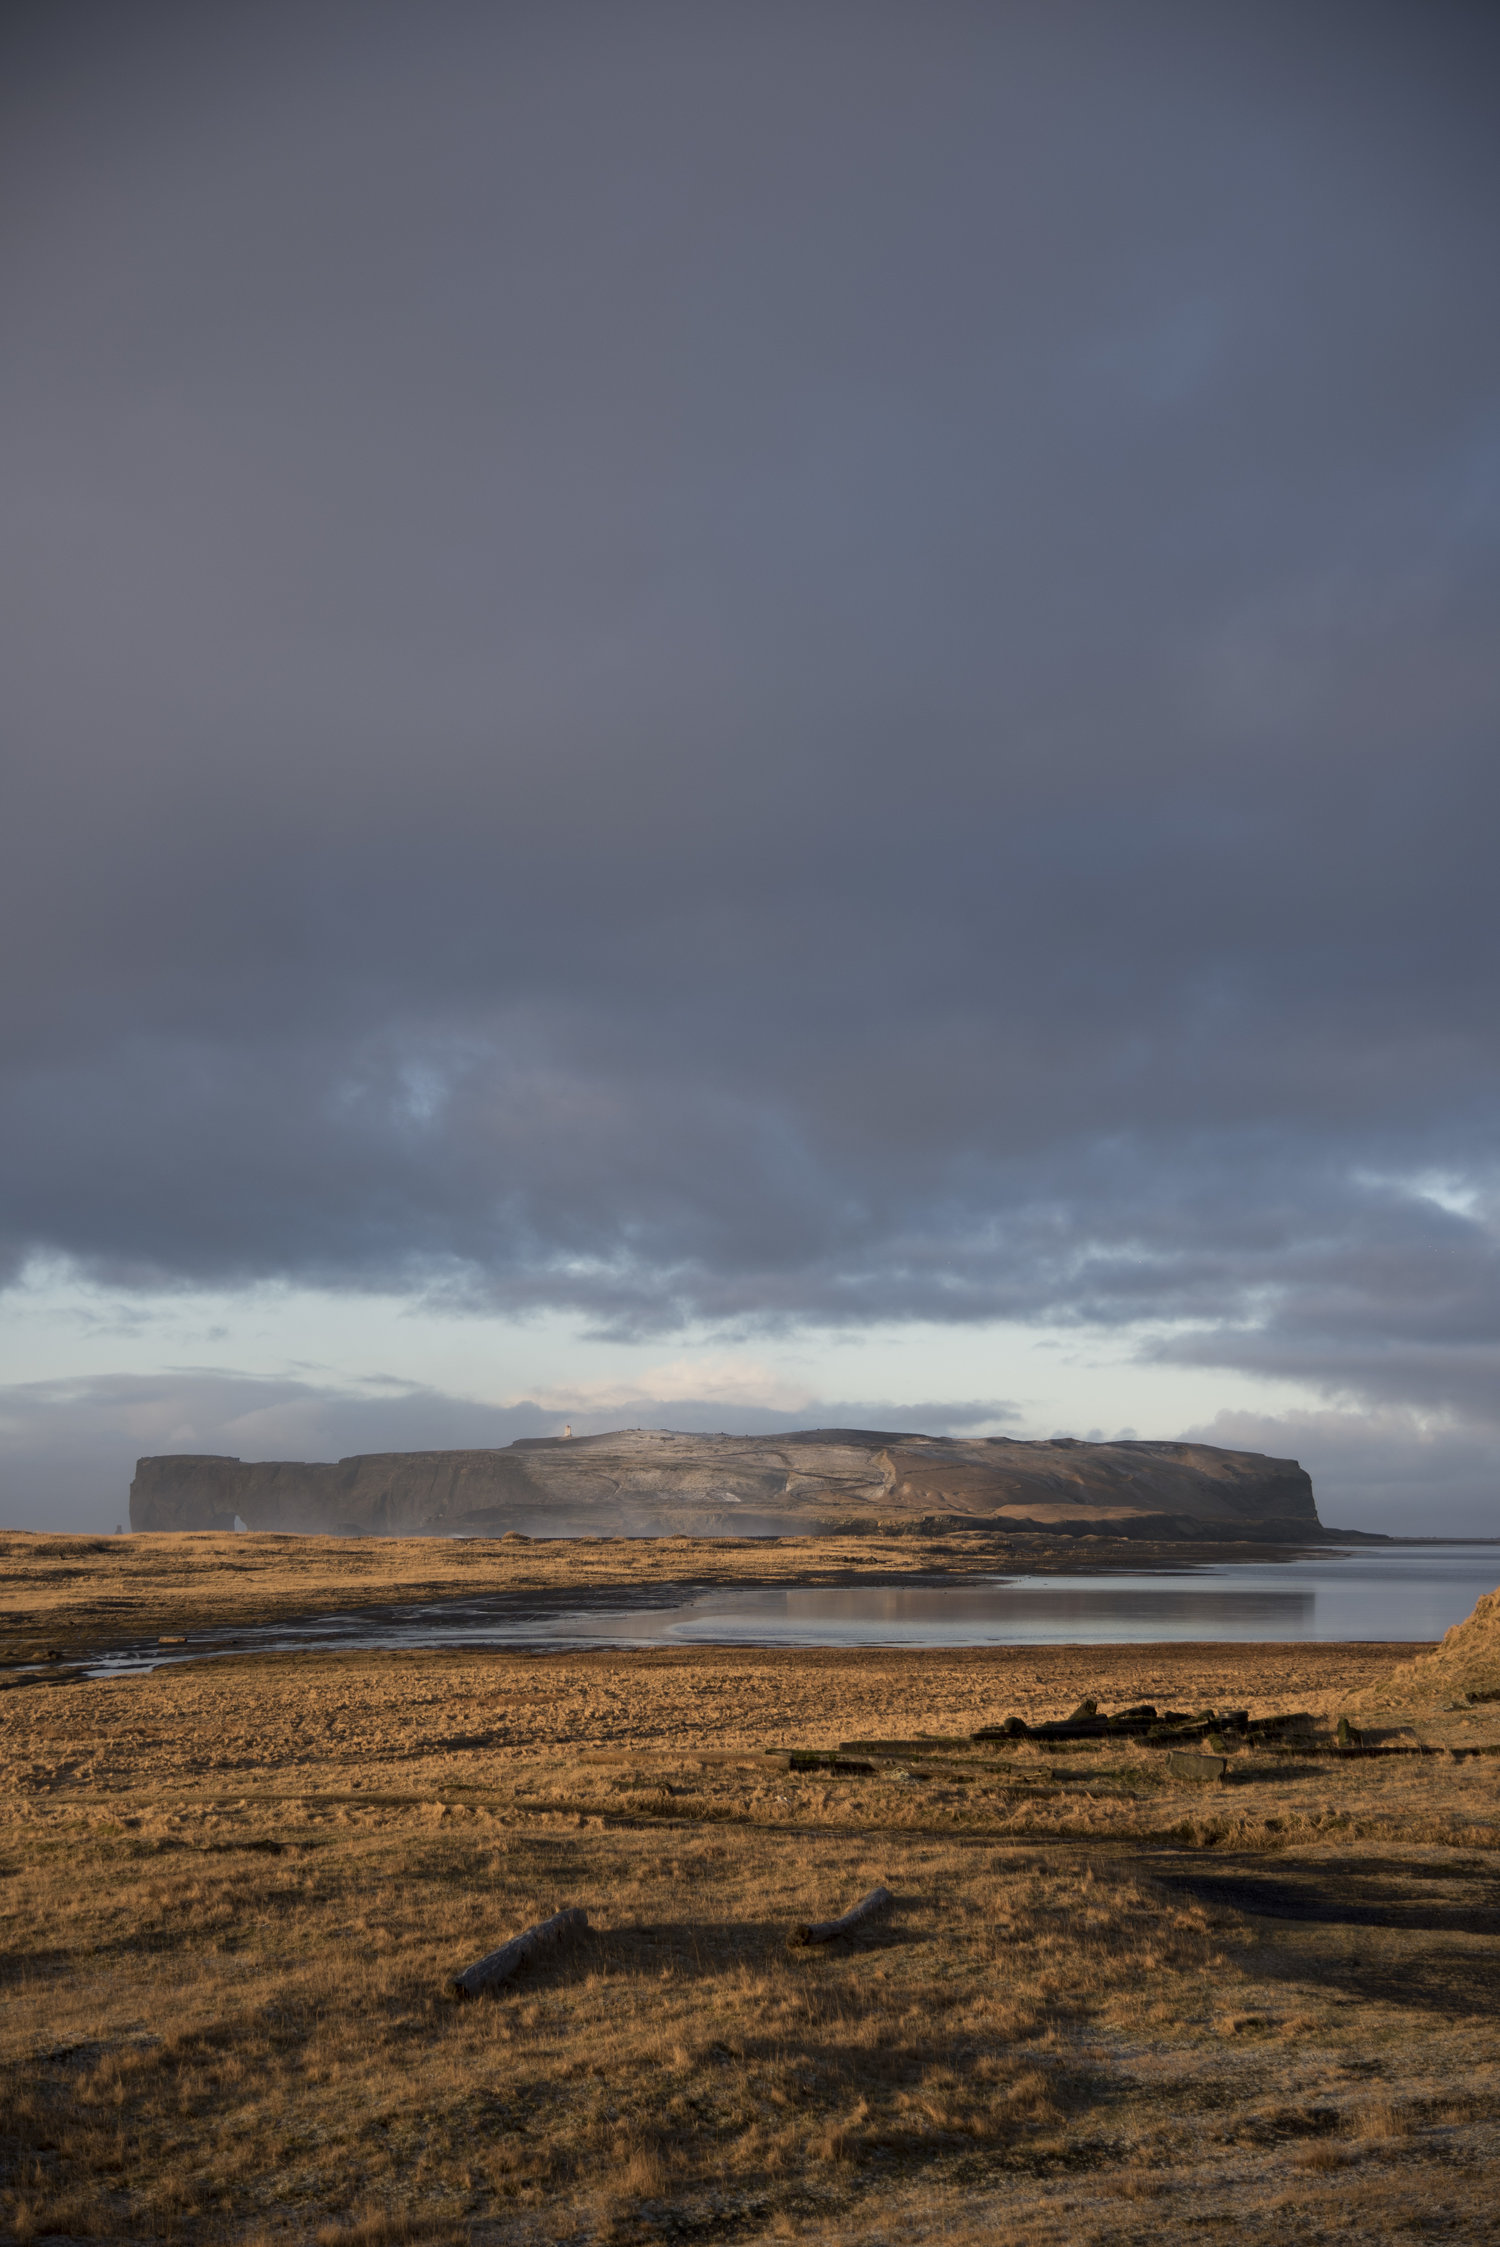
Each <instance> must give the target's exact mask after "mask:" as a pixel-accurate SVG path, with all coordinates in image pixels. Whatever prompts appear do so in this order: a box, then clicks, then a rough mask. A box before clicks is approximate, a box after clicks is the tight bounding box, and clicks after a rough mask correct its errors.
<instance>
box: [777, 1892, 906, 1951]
mask: <svg viewBox="0 0 1500 2247" xmlns="http://www.w3.org/2000/svg"><path fill="white" fill-rule="evenodd" d="M895 1900H896V1899H895V1897H894V1896H893V1895H892V1894H891V1892H890V1890H889V1888H872V1889H871V1890H870V1893H869V1895H868V1896H861V1897H860V1900H859V1902H858V1903H857V1904H853V1905H851V1906H850V1908H849V1910H848V1911H846V1912H845V1914H844V1916H843V1918H842V1919H818V1920H814V1921H813V1922H812V1923H811V1924H810V1925H809V1926H806V1927H794V1928H793V1929H792V1941H793V1942H794V1943H796V1944H802V1943H831V1942H833V1941H835V1940H836V1939H837V1937H838V1936H840V1935H854V1934H857V1933H858V1932H859V1930H860V1928H861V1927H867V1926H868V1925H869V1924H870V1922H871V1920H875V1919H879V1918H880V1917H881V1916H882V1915H883V1914H884V1913H886V1912H888V1911H889V1910H890V1908H891V1906H892V1904H893V1903H894V1902H895Z"/></svg>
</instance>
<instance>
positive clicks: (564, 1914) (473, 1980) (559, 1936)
mask: <svg viewBox="0 0 1500 2247" xmlns="http://www.w3.org/2000/svg"><path fill="white" fill-rule="evenodd" d="M588 1923H589V1915H588V1913H587V1912H585V1911H580V1910H579V1909H578V1907H577V1905H576V1904H564V1906H563V1907H562V1910H561V1911H556V1912H554V1913H553V1914H552V1917H551V1918H550V1919H543V1920H540V1921H538V1923H537V1925H536V1926H535V1927H528V1928H526V1929H525V1931H524V1932H523V1933H522V1934H519V1935H513V1936H512V1937H511V1939H510V1941H509V1942H508V1943H502V1944H501V1946H500V1948H499V1949H498V1950H497V1951H489V1952H488V1953H487V1954H486V1955H485V1956H484V1957H483V1958H480V1959H476V1960H475V1962H474V1964H473V1965H472V1966H469V1967H466V1968H465V1969H464V1971H463V1973H462V1974H455V1975H454V1976H453V1978H452V1980H451V1981H450V1982H449V1984H448V1990H449V1994H450V1995H451V1996H453V1997H479V1996H481V1995H482V1994H483V1993H484V1992H485V1991H486V1990H494V1989H499V1988H500V1986H501V1984H502V1983H504V1982H508V1981H510V1980H511V1979H512V1977H513V1976H514V1975H516V1974H518V1973H519V1972H520V1971H521V1968H522V1967H523V1966H526V1965H529V1964H530V1962H531V1961H532V1960H533V1959H534V1958H538V1957H540V1956H541V1955H542V1953H543V1952H545V1951H549V1950H555V1949H556V1948H557V1947H558V1945H559V1944H562V1943H568V1942H572V1941H574V1940H576V1938H577V1937H578V1936H579V1935H582V1934H583V1933H584V1932H585V1931H586V1929H587V1927H588Z"/></svg>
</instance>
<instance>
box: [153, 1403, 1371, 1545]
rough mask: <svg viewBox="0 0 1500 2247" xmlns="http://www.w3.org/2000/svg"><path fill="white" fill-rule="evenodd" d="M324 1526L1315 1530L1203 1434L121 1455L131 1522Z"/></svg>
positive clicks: (1304, 1495) (1265, 1476) (1255, 1456)
mask: <svg viewBox="0 0 1500 2247" xmlns="http://www.w3.org/2000/svg"><path fill="white" fill-rule="evenodd" d="M237 1520H238V1521H241V1522H243V1523H244V1525H245V1527H246V1528H247V1529H259V1530H281V1531H291V1532H297V1533H302V1534H309V1533H310V1534H320V1535H325V1536H326V1535H335V1536H338V1535H342V1536H371V1535H377V1536H379V1535H384V1536H414V1535H422V1534H424V1533H426V1534H433V1533H435V1534H440V1535H443V1534H446V1535H469V1536H488V1537H494V1536H503V1535H504V1534H506V1533H507V1532H508V1531H515V1532H519V1533H521V1534H522V1535H527V1536H546V1537H587V1536H605V1537H622V1536H696V1537H723V1536H734V1535H741V1536H768V1535H769V1536H806V1535H809V1534H816V1533H818V1532H820V1531H832V1530H842V1531H846V1532H847V1531H849V1530H873V1529H877V1528H892V1527H894V1528H916V1527H921V1528H924V1529H927V1530H929V1531H931V1530H934V1529H937V1530H941V1529H944V1528H953V1529H958V1528H965V1529H972V1528H980V1527H986V1528H994V1529H996V1530H1001V1531H1006V1532H1012V1533H1014V1532H1026V1531H1033V1532H1040V1533H1043V1534H1046V1535H1048V1536H1052V1537H1058V1536H1079V1535H1091V1536H1105V1537H1110V1538H1118V1537H1123V1538H1130V1539H1150V1540H1160V1539H1177V1538H1189V1539H1193V1540H1197V1541H1202V1540H1205V1539H1207V1540H1211V1541H1233V1542H1239V1541H1241V1540H1247V1539H1248V1540H1250V1541H1253V1542H1257V1543H1259V1542H1266V1543H1275V1544H1296V1543H1303V1542H1308V1541H1314V1540H1317V1539H1319V1538H1321V1537H1324V1536H1326V1535H1328V1534H1329V1532H1328V1531H1326V1530H1325V1529H1324V1527H1323V1524H1322V1523H1321V1522H1320V1521H1319V1519H1318V1510H1317V1505H1316V1502H1315V1500H1314V1497H1313V1487H1312V1482H1311V1480H1310V1479H1309V1477H1308V1475H1307V1473H1306V1471H1305V1470H1304V1469H1303V1468H1302V1467H1300V1466H1299V1465H1298V1464H1297V1462H1296V1460H1295V1459H1272V1458H1269V1457H1267V1456H1266V1454H1265V1453H1263V1452H1258V1451H1226V1450H1222V1449H1220V1448H1219V1447H1218V1446H1216V1445H1214V1444H1206V1443H1151V1442H1118V1443H1083V1442H1079V1441H1077V1440H1076V1439H1074V1438H1072V1437H1062V1436H1057V1437H1053V1438H1051V1439H1050V1440H1047V1441H1041V1442H1029V1441H1023V1440H1021V1439H1019V1438H1016V1437H1012V1436H987V1437H976V1438H962V1437H955V1436H927V1435H917V1434H910V1433H892V1432H889V1431H884V1430H880V1429H868V1428H804V1429H796V1430H793V1431H791V1432H789V1433H787V1434H783V1435H770V1436H732V1435H694V1434H683V1433H679V1432H676V1431H674V1430H671V1429H666V1428H622V1429H615V1430H613V1431H612V1432H611V1433H609V1434H607V1435H593V1436H575V1437H527V1438H523V1439H522V1440H521V1441H520V1442H517V1443H513V1444H510V1445H509V1446H508V1447H506V1448H505V1449H503V1450H494V1451H390V1452H372V1453H368V1454H365V1455H364V1456H361V1457H355V1458H349V1459H339V1460H337V1461H302V1460H284V1459H267V1460H241V1459H233V1458H222V1457H217V1456H209V1455H203V1454H197V1453H186V1452H179V1453H169V1454H167V1455H165V1456H161V1457H156V1458H146V1459H142V1460H140V1461H139V1462H138V1463H137V1466H136V1473H135V1480H134V1482H133V1483H132V1484H131V1489H130V1523H131V1527H132V1529H138V1530H219V1529H233V1528H234V1526H235V1523H236V1521H237Z"/></svg>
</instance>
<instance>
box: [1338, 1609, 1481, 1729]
mask: <svg viewBox="0 0 1500 2247" xmlns="http://www.w3.org/2000/svg"><path fill="white" fill-rule="evenodd" d="M1492 1696H1493V1697H1494V1698H1495V1699H1496V1700H1497V1701H1500V1590H1497V1591H1493V1592H1486V1593H1485V1594H1484V1595H1483V1597H1482V1598H1481V1599H1480V1601H1479V1603H1478V1605H1477V1606H1476V1607H1475V1609H1474V1612H1473V1614H1472V1615H1469V1616H1466V1617H1465V1619H1464V1621H1463V1622H1461V1623H1455V1624H1454V1626H1453V1628H1452V1630H1451V1631H1448V1632H1447V1633H1445V1635H1444V1637H1443V1638H1442V1640H1441V1641H1440V1642H1439V1644H1438V1645H1437V1646H1435V1647H1434V1648H1433V1650H1432V1652H1431V1653H1430V1654H1419V1655H1417V1657H1416V1658H1415V1660H1414V1661H1410V1662H1403V1663H1402V1664H1401V1665H1400V1667H1399V1668H1397V1669H1394V1670H1392V1671H1391V1672H1390V1674H1389V1675H1388V1676H1387V1677H1385V1678H1383V1679H1382V1680H1381V1682H1380V1684H1379V1685H1378V1686H1372V1687H1370V1688H1369V1690H1368V1691H1367V1692H1366V1693H1364V1694H1362V1695H1361V1696H1360V1701H1361V1702H1362V1703H1363V1704H1366V1705H1368V1706H1370V1707H1372V1708H1375V1707H1378V1708H1391V1707H1395V1706H1397V1705H1398V1704H1399V1705H1406V1704H1412V1705H1415V1704H1419V1703H1426V1702H1431V1701H1443V1702H1452V1701H1462V1700H1466V1699H1471V1698H1472V1699H1473V1700H1476V1701H1481V1700H1488V1699H1489V1698H1491V1697H1492Z"/></svg>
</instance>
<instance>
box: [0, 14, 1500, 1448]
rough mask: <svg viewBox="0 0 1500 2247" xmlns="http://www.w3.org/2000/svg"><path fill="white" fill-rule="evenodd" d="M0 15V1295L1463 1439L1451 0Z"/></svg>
mask: <svg viewBox="0 0 1500 2247" xmlns="http://www.w3.org/2000/svg"><path fill="white" fill-rule="evenodd" d="M8 37H9V39H10V42H11V44H10V49H9V56H8V64H7V68H6V70H5V72H4V83H5V90H4V94H3V97H0V99H3V105H4V115H3V117H0V145H3V147H4V149H5V156H4V168H5V174H6V185H5V193H4V198H3V203H4V220H3V239H0V258H3V271H4V280H5V301H6V304H7V308H8V319H7V327H8V337H7V349H6V352H5V355H4V362H3V366H0V408H3V412H0V432H3V434H0V443H3V447H4V462H5V469H4V473H5V489H6V493H7V502H6V508H5V512H4V522H3V526H0V541H3V570H4V581H3V583H4V598H3V603H0V611H3V615H4V617H5V620H6V622H5V626H4V631H5V634H6V639H7V643H8V645H7V648H6V654H5V664H4V675H5V681H6V684H5V689H4V692H5V696H6V701H7V706H8V707H7V716H6V724H5V738H6V743H7V748H6V766H7V779H6V787H5V797H6V811H5V817H4V820H3V823H0V942H3V946H4V956H5V959H6V961H7V971H6V974H5V977H4V991H3V1004H4V1009H5V1035H4V1056H5V1058H4V1074H3V1082H0V1131H3V1137H4V1147H5V1159H4V1163H3V1175H0V1254H3V1256H4V1258H5V1268H6V1269H8V1270H9V1271H11V1272H15V1271H18V1270H20V1269H21V1268H23V1267H24V1266H25V1264H26V1263H27V1260H28V1259H29V1258H31V1257H32V1256H34V1255H36V1254H39V1253H45V1254H49V1255H62V1256H65V1257H68V1258H71V1259H74V1260H76V1261H77V1262H78V1263H79V1264H80V1265H81V1266H82V1267H84V1268H85V1269H87V1270H90V1271H93V1272H95V1273H98V1274H100V1275H102V1276H103V1277H105V1278H106V1279H108V1280H109V1281H111V1282H112V1283H114V1284H117V1285H123V1286H126V1287H131V1286H135V1287H141V1288H148V1289H149V1288H155V1287H171V1286H177V1285H180V1284H182V1283H184V1282H195V1281H204V1282H213V1283H215V1284H221V1283H224V1282H226V1281H234V1280H236V1279H254V1278H262V1277H266V1276H270V1275H291V1276H296V1277H301V1278H304V1279H315V1280H317V1281H320V1282H328V1283H332V1284H337V1285H349V1286H355V1287H361V1286H379V1287H382V1288H384V1287H389V1286H392V1285H397V1286H409V1287H411V1288H413V1289H431V1288H439V1289H442V1290H444V1291H446V1292H447V1293H448V1294H450V1295H454V1294H456V1295H458V1296H460V1297H464V1298H468V1299H472V1300H473V1301H475V1302H476V1303H485V1304H494V1305H499V1306H502V1307H510V1308H514V1309H520V1310H524V1309H526V1308H528V1307H531V1306H540V1305H564V1306H568V1307H570V1308H572V1309H573V1310H575V1311H577V1312H578V1313H580V1314H581V1315H582V1316H583V1317H585V1318H586V1319H587V1320H589V1321H591V1322H592V1323H593V1324H594V1325H595V1326H597V1327H600V1328H604V1329H611V1330H618V1331H627V1332H641V1331H647V1330H650V1329H657V1328H669V1327H672V1326H674V1325H676V1324H680V1323H681V1322H682V1321H684V1320H689V1319H708V1320H712V1321H718V1322H723V1323H726V1324H728V1325H731V1326H734V1327H737V1328H740V1329H744V1328H747V1327H749V1326H752V1325H755V1324H758V1323H765V1322H796V1321H803V1320H816V1321H828V1320H833V1321H848V1322H866V1321H871V1320H879V1319H885V1318H907V1317H911V1316H922V1317H935V1318H939V1319H955V1320H968V1319H982V1318H990V1317H994V1316H998V1315H1003V1316H1007V1317H1021V1318H1028V1317H1038V1316H1043V1315H1045V1316H1047V1317H1049V1318H1054V1319H1062V1320H1070V1319H1071V1320H1079V1321H1092V1322H1097V1321H1102V1322H1104V1323H1105V1324H1107V1325H1118V1326H1128V1325H1130V1324H1132V1323H1133V1322H1140V1321H1147V1322H1154V1332H1155V1339H1154V1340H1153V1341H1152V1343H1151V1347H1152V1348H1154V1349H1156V1350H1158V1351H1166V1352H1169V1353H1173V1354H1175V1355H1176V1356H1177V1357H1178V1358H1179V1359H1181V1360H1183V1361H1185V1362H1186V1361H1191V1362H1198V1363H1222V1364H1226V1365H1237V1366H1241V1367H1246V1368H1250V1369H1252V1370H1253V1369H1261V1370H1275V1371H1284V1370H1287V1369H1291V1370H1293V1371H1295V1372H1296V1373H1297V1374H1298V1375H1299V1377H1302V1378H1305V1379H1309V1380H1312V1381H1314V1382H1317V1383H1319V1384H1321V1385H1323V1386H1324V1387H1325V1388H1326V1389H1327V1391H1328V1393H1329V1394H1330V1395H1331V1396H1334V1395H1338V1396H1357V1397H1363V1398H1365V1399H1367V1400H1374V1401H1375V1402H1377V1403H1381V1402H1387V1403H1390V1404H1391V1405H1392V1406H1393V1407H1398V1406H1399V1407H1403V1408H1404V1407H1407V1406H1410V1407H1412V1408H1418V1407H1420V1408H1424V1409H1425V1408H1427V1407H1429V1406H1431V1407H1432V1408H1433V1409H1436V1410H1441V1411H1452V1412H1457V1413H1459V1414H1466V1413H1469V1412H1471V1411H1480V1410H1481V1409H1482V1406H1483V1396H1484V1393H1485V1391H1486V1384H1490V1385H1491V1387H1492V1385H1493V1379H1494V1374H1495V1371H1496V1341H1497V1334H1500V1248H1497V1231H1496V1202H1495V1198H1494V1196H1495V1187H1496V1160H1495V1120H1496V1094H1497V1053H1496V1005H1495V993H1496V965H1497V961H1496V952H1497V943H1500V937H1497V929H1500V916H1497V915H1496V913H1495V910H1494V898H1493V892H1494V876H1493V858H1494V837H1495V834H1496V831H1497V822H1500V800H1497V799H1500V759H1497V753H1496V752H1497V717H1500V654H1497V650H1500V634H1497V631H1496V621H1497V601H1496V595H1497V591H1500V297H1497V293H1496V291H1495V288H1494V285H1493V281H1494V252H1495V211H1496V209H1497V207H1500V204H1497V189H1500V131H1497V125H1500V115H1497V110H1500V102H1497V89H1500V71H1497V65H1500V25H1497V21H1496V18H1495V16H1494V13H1493V11H1491V10H1489V9H1487V8H1483V7H1478V6H1460V5H1450V4H1445V0H1433V4H1431V5H1429V6H1425V7H1423V8H1420V9H1414V8H1410V7H1405V6H1381V5H1371V4H1362V5H1341V4H1338V0H1330V4H1329V5H1326V6H1323V7H1320V8H1318V9H1316V10H1308V9H1306V8H1303V7H1293V6H1283V5H1276V4H1270V5H1266V6H1262V7H1258V8H1256V9H1253V10H1233V9H1228V8H1216V7H1215V8H1204V7H1200V6H1195V5H1189V4H1187V0H1181V4H1175V5H1150V4H1143V5H1141V6H1137V7H1133V8H1131V9H1128V10H1123V9H1114V8H1110V7H1106V6H1102V5H1082V4H1069V0H1062V4H1057V0H1051V4H1048V5H1040V4H1038V5H1018V6H1014V7H1004V8H979V7H971V6H965V5H957V4H953V5H945V4H943V0H938V4H936V5H932V6H925V7H922V8H920V9H915V8H905V7H889V8H886V7H881V6H879V5H861V6H859V7H853V6H843V5H818V4H813V5H810V6H798V7H795V8H793V7H780V6H776V5H772V6H769V7H763V6H751V5H744V6H739V5H729V4H725V5H720V6H709V7H703V6H696V5H695V6H686V5H684V6H679V7H658V6H652V5H642V6H637V7H630V8H621V9H609V10H603V9H589V8H582V7H576V6H570V5H567V4H566V0H564V4H562V5H549V6H547V7H527V6H516V7H503V8H493V7H481V6H477V5H475V6H461V5H453V4H445V0H433V4H431V5H428V6H424V7H423V8H421V9H415V8H400V7H383V6H380V5H375V6H364V7H360V8H357V9H351V8H344V7H341V6H336V5H328V6H318V5H314V6H311V7H297V8H292V7H289V6H278V5H268V6H266V7H261V8H257V9H254V10H244V11H235V10H227V11H226V10H217V11H202V10H192V9H186V8H167V7H158V8H153V7H151V6H149V5H148V6H143V7H140V8H134V9H131V10H128V11H127V10H111V9H93V8H89V7H83V6H77V7H75V6H71V5H69V4H68V0H61V4H60V5H58V6H57V7H54V8H48V9H43V10H33V11H31V12H30V13H29V14H28V13H27V12H26V11H22V12H21V14H20V16H19V17H18V19H17V20H16V22H15V23H14V24H13V26H12V29H11V31H10V33H9V34H8ZM1434 1194H1436V1198H1434Z"/></svg>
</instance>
